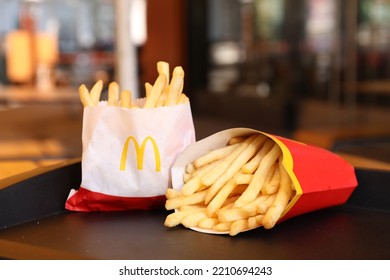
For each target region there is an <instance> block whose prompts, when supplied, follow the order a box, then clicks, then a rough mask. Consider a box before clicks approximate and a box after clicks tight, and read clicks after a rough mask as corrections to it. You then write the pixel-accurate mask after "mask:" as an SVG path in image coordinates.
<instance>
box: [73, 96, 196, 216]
mask: <svg viewBox="0 0 390 280" xmlns="http://www.w3.org/2000/svg"><path fill="white" fill-rule="evenodd" d="M194 142H195V129H194V125H193V119H192V114H191V107H190V104H181V105H175V106H168V107H159V108H150V109H144V108H132V109H124V108H121V107H117V106H107V103H106V102H100V103H99V105H98V106H95V107H85V108H84V115H83V131H82V144H83V154H82V181H81V185H80V188H79V189H78V190H72V191H71V193H70V194H69V197H68V199H67V201H66V208H67V209H68V210H75V211H98V210H99V211H110V210H126V209H150V208H154V207H157V206H158V205H160V204H161V205H163V203H164V201H165V192H166V189H167V188H168V187H170V186H171V166H172V164H173V162H174V161H175V160H176V158H177V156H178V155H179V154H180V153H181V152H182V151H183V150H184V149H185V148H186V147H187V146H188V145H190V144H192V143H194Z"/></svg>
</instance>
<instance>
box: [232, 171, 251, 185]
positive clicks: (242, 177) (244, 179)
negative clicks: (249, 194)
mask: <svg viewBox="0 0 390 280" xmlns="http://www.w3.org/2000/svg"><path fill="white" fill-rule="evenodd" d="M252 178H253V174H244V173H241V172H240V173H237V174H236V175H235V176H234V180H235V181H236V184H237V185H248V184H249V183H250V182H251V180H252Z"/></svg>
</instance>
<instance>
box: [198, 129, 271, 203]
mask: <svg viewBox="0 0 390 280" xmlns="http://www.w3.org/2000/svg"><path fill="white" fill-rule="evenodd" d="M265 140H266V138H265V136H263V135H261V134H258V135H256V134H254V135H253V136H251V137H248V142H247V140H245V142H244V143H247V146H246V147H245V149H244V150H243V151H242V152H241V153H240V154H239V155H238V156H237V157H236V158H235V159H234V161H233V162H232V163H231V165H230V166H229V167H228V168H227V169H226V171H225V172H224V173H223V174H221V176H220V177H219V178H218V179H217V180H216V181H215V182H214V183H213V184H212V185H211V187H210V190H209V192H208V193H207V195H206V200H205V202H206V204H207V203H209V202H210V201H211V199H213V197H214V196H215V195H216V194H217V192H218V191H219V190H220V189H221V188H222V186H223V185H224V184H226V182H227V181H228V180H230V179H231V178H233V177H234V176H235V175H236V174H237V173H238V172H239V171H240V170H241V169H242V166H243V165H244V164H245V163H246V162H248V160H250V159H251V158H252V157H253V156H254V155H255V154H256V152H257V150H258V149H259V147H260V146H261V145H262V144H263V143H264V141H265Z"/></svg>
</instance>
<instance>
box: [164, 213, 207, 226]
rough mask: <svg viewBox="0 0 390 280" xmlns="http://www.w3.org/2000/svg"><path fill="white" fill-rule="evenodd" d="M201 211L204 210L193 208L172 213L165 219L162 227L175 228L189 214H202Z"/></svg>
mask: <svg viewBox="0 0 390 280" xmlns="http://www.w3.org/2000/svg"><path fill="white" fill-rule="evenodd" d="M202 211H205V209H204V208H203V209H202V208H193V209H190V210H185V211H176V212H173V213H171V214H169V215H168V216H167V217H166V218H165V221H164V225H165V226H167V227H174V226H177V225H178V224H180V223H181V220H182V219H183V218H184V217H187V216H188V215H191V214H194V213H197V212H202Z"/></svg>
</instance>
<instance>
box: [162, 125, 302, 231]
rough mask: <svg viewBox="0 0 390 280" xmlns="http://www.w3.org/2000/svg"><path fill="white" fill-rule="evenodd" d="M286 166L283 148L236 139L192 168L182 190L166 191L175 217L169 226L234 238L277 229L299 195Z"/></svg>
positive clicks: (259, 139)
mask: <svg viewBox="0 0 390 280" xmlns="http://www.w3.org/2000/svg"><path fill="white" fill-rule="evenodd" d="M282 160H283V155H282V152H281V149H280V147H279V146H278V145H277V144H276V143H275V141H274V140H272V139H271V138H269V137H267V136H265V135H263V134H260V133H254V134H252V135H248V136H242V137H241V136H240V137H233V138H231V139H230V140H229V141H228V142H227V144H226V146H224V147H221V148H218V149H214V150H211V151H209V152H208V153H206V154H205V155H203V156H200V157H198V158H197V159H195V160H194V161H193V162H191V163H189V164H187V166H186V168H185V174H184V176H183V182H184V184H183V187H182V189H181V190H174V191H173V190H172V189H171V188H169V189H168V190H167V193H166V198H167V200H166V204H165V208H166V209H167V210H175V212H173V213H171V214H169V215H167V217H166V221H165V223H164V225H165V226H167V227H172V226H177V225H179V224H182V225H183V226H185V227H191V228H194V227H195V228H198V229H203V230H207V231H211V232H215V233H218V232H221V233H229V234H230V235H231V236H234V235H237V234H239V233H240V232H243V231H246V230H250V229H253V228H257V227H260V226H263V227H264V228H266V229H270V228H273V227H274V226H275V224H276V223H277V221H278V220H279V219H280V217H281V216H282V215H283V212H284V210H285V209H286V206H287V205H288V203H289V201H290V200H291V198H292V197H293V195H294V193H295V188H294V186H293V183H292V180H291V178H290V177H289V175H288V173H287V171H286V170H285V168H284V166H283V164H282ZM172 193H174V195H172ZM188 207H192V208H191V210H190V209H189V208H188ZM195 209H196V210H195Z"/></svg>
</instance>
